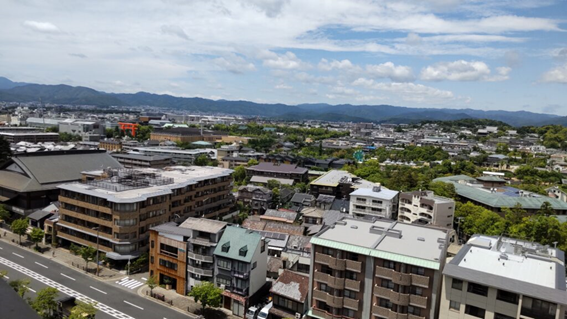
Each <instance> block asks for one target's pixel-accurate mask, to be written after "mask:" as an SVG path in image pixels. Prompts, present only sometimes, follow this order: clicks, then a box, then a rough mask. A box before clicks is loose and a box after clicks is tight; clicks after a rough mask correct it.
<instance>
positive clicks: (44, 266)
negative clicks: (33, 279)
mask: <svg viewBox="0 0 567 319" xmlns="http://www.w3.org/2000/svg"><path fill="white" fill-rule="evenodd" d="M35 263H36V264H38V265H40V266H41V267H43V268H46V269H47V268H49V267H47V266H46V265H42V264H40V263H38V262H37V261H36V262H35Z"/></svg>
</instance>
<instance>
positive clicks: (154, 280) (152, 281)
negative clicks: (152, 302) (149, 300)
mask: <svg viewBox="0 0 567 319" xmlns="http://www.w3.org/2000/svg"><path fill="white" fill-rule="evenodd" d="M146 285H148V288H150V296H153V295H154V288H155V287H157V286H158V281H157V278H156V276H155V275H153V276H150V277H149V278H148V280H146Z"/></svg>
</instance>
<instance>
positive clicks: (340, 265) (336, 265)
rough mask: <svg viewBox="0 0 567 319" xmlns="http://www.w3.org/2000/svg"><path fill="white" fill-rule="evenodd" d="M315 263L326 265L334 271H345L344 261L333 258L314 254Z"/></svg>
mask: <svg viewBox="0 0 567 319" xmlns="http://www.w3.org/2000/svg"><path fill="white" fill-rule="evenodd" d="M315 262H318V263H322V264H326V265H328V266H329V267H331V268H333V269H335V270H345V268H346V260H344V259H338V258H334V257H332V256H329V255H325V254H321V253H316V254H315Z"/></svg>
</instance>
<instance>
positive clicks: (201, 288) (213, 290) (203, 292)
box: [189, 281, 223, 314]
mask: <svg viewBox="0 0 567 319" xmlns="http://www.w3.org/2000/svg"><path fill="white" fill-rule="evenodd" d="M222 292H223V290H222V289H220V288H217V287H216V286H215V284H213V283H212V282H208V281H203V282H202V283H200V284H198V285H196V286H194V287H193V289H191V292H189V296H191V297H193V298H195V301H196V302H200V303H201V314H203V313H204V312H205V308H207V307H219V306H220V303H221V299H222Z"/></svg>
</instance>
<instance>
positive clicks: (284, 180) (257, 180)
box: [250, 175, 293, 185]
mask: <svg viewBox="0 0 567 319" xmlns="http://www.w3.org/2000/svg"><path fill="white" fill-rule="evenodd" d="M271 180H274V181H278V182H279V183H280V184H283V185H293V179H289V178H275V177H271V176H257V175H254V176H252V178H250V183H260V184H267V183H268V181H271Z"/></svg>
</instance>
